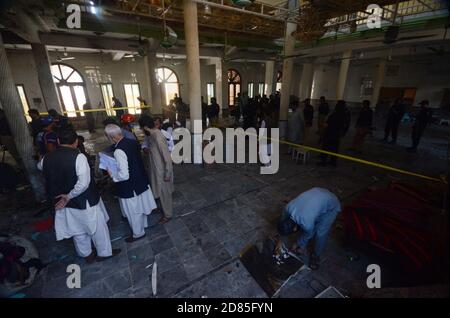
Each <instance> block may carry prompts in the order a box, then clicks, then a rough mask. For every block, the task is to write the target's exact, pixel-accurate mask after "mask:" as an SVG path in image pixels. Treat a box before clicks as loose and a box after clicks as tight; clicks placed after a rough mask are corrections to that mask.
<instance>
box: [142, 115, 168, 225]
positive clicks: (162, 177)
mask: <svg viewBox="0 0 450 318" xmlns="http://www.w3.org/2000/svg"><path fill="white" fill-rule="evenodd" d="M139 125H140V126H141V129H142V130H144V132H145V135H146V137H145V139H146V140H145V142H144V144H143V147H144V149H145V151H146V152H147V153H148V158H149V162H148V165H149V169H148V173H149V179H150V184H151V186H152V190H153V195H154V197H155V198H156V199H159V203H160V205H161V208H162V211H163V214H164V216H163V217H162V218H161V220H160V221H159V222H160V223H161V224H164V223H166V222H168V221H169V220H170V219H171V218H172V216H173V205H172V193H173V166H172V157H171V155H170V152H169V148H168V145H167V140H166V138H165V137H164V135H163V134H162V133H161V131H160V130H159V129H158V128H157V127H155V123H154V121H153V119H152V118H151V117H150V116H141V118H140V119H139Z"/></svg>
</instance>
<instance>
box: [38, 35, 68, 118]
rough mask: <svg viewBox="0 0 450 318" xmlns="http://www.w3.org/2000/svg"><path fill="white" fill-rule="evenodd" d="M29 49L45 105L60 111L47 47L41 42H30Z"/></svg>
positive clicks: (61, 110) (47, 107)
mask: <svg viewBox="0 0 450 318" xmlns="http://www.w3.org/2000/svg"><path fill="white" fill-rule="evenodd" d="M31 50H32V53H33V58H34V63H35V64H36V70H37V73H38V79H39V85H40V87H41V92H42V96H43V97H44V103H45V107H46V109H47V110H49V109H52V108H53V109H56V110H57V111H60V112H61V113H62V112H63V109H62V107H61V103H60V101H59V97H58V93H57V91H56V86H55V82H54V81H53V75H52V71H51V69H50V65H51V63H50V59H49V57H48V52H47V49H46V47H45V45H44V44H42V43H31Z"/></svg>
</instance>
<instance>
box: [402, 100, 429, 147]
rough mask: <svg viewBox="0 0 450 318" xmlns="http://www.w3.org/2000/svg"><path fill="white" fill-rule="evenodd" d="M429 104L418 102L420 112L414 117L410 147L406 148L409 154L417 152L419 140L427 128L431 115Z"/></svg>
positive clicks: (424, 101) (425, 101)
mask: <svg viewBox="0 0 450 318" xmlns="http://www.w3.org/2000/svg"><path fill="white" fill-rule="evenodd" d="M429 105H430V103H429V102H428V101H427V100H423V101H421V102H420V110H419V112H418V113H417V114H416V116H415V121H414V126H413V130H412V135H411V137H412V147H410V148H408V151H409V152H417V146H419V142H420V139H421V138H422V135H423V132H424V131H425V128H426V127H427V126H428V124H429V123H430V120H431V116H432V115H433V113H432V111H431V109H430V108H429Z"/></svg>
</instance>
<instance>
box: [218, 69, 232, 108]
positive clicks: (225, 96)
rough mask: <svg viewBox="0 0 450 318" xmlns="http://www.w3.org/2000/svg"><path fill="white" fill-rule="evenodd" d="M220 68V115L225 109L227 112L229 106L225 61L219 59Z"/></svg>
mask: <svg viewBox="0 0 450 318" xmlns="http://www.w3.org/2000/svg"><path fill="white" fill-rule="evenodd" d="M221 64H222V66H221V68H222V105H220V106H221V110H220V111H221V112H222V116H223V113H224V111H225V114H228V110H229V106H230V105H228V94H229V92H228V68H227V65H226V64H225V62H223V61H221Z"/></svg>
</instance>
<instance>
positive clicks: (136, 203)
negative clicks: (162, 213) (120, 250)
mask: <svg viewBox="0 0 450 318" xmlns="http://www.w3.org/2000/svg"><path fill="white" fill-rule="evenodd" d="M105 134H106V136H107V137H108V138H109V140H110V141H111V142H112V143H113V144H114V158H115V159H116V162H117V171H116V172H112V171H110V174H111V177H112V179H113V181H114V182H115V183H116V196H117V197H118V198H119V204H120V208H121V210H122V214H123V215H125V216H126V218H127V219H128V223H129V224H130V227H131V230H132V232H133V235H132V236H130V237H127V238H126V239H125V241H126V242H127V243H131V242H134V241H136V240H139V239H141V238H144V237H145V229H146V228H147V227H148V221H147V216H148V215H149V214H150V213H151V212H152V211H153V210H154V209H156V207H157V206H156V202H155V199H154V197H153V193H152V190H151V188H150V185H149V182H148V177H147V173H146V172H145V168H144V163H143V160H142V156H141V151H140V145H139V143H138V142H137V141H134V140H130V139H126V138H124V137H123V136H122V132H121V130H120V127H119V126H117V125H114V124H110V125H107V126H106V127H105Z"/></svg>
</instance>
